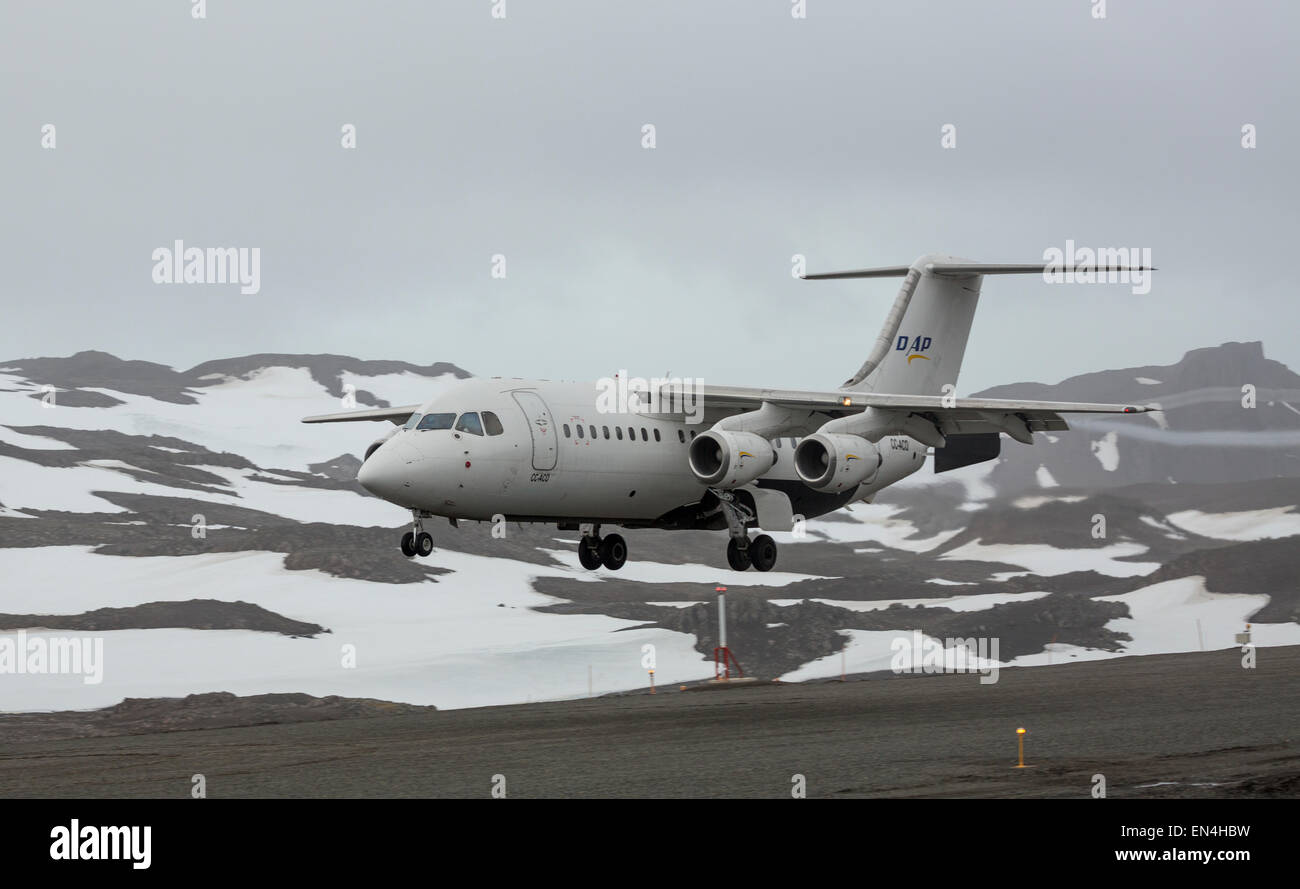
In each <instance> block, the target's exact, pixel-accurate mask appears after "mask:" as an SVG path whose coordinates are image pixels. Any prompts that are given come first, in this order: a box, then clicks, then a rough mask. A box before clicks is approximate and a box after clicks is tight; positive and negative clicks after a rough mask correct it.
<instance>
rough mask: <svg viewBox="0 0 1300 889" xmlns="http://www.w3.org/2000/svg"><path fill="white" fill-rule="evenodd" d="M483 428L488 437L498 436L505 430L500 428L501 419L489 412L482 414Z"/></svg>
mask: <svg viewBox="0 0 1300 889" xmlns="http://www.w3.org/2000/svg"><path fill="white" fill-rule="evenodd" d="M483 428H484V429H486V430H487V434H488V435H500V434H501V433H503V432H505V431H506V430H505V429H504V428H503V427H502V426H501V418H500V417H498V416H497V415H496V414H494V413H492V412H491V411H484V412H483Z"/></svg>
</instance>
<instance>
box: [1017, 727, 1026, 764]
mask: <svg viewBox="0 0 1300 889" xmlns="http://www.w3.org/2000/svg"><path fill="white" fill-rule="evenodd" d="M1016 739H1017V740H1018V741H1019V742H1020V765H1018V766H1016V768H1018V769H1023V768H1024V767H1025V730H1024V729H1022V728H1018V729H1016Z"/></svg>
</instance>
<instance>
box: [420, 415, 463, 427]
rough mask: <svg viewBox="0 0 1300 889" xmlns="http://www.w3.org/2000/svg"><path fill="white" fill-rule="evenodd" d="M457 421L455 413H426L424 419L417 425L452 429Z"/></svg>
mask: <svg viewBox="0 0 1300 889" xmlns="http://www.w3.org/2000/svg"><path fill="white" fill-rule="evenodd" d="M455 422H456V415H455V414H425V415H424V419H423V420H421V421H420V422H419V423H418V424H417V425H416V427H415V428H416V429H423V430H429V429H450V428H451V424H453V423H455Z"/></svg>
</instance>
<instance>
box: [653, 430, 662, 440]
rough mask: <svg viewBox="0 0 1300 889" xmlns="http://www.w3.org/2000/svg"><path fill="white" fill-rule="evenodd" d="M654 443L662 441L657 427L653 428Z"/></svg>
mask: <svg viewBox="0 0 1300 889" xmlns="http://www.w3.org/2000/svg"><path fill="white" fill-rule="evenodd" d="M655 441H663V439H662V438H660V437H659V427H657V426H656V427H655Z"/></svg>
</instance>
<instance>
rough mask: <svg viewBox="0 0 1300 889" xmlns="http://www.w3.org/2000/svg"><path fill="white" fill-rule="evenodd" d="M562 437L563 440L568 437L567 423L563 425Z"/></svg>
mask: <svg viewBox="0 0 1300 889" xmlns="http://www.w3.org/2000/svg"><path fill="white" fill-rule="evenodd" d="M564 437H565V438H568V437H569V424H568V423H565V424H564Z"/></svg>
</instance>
